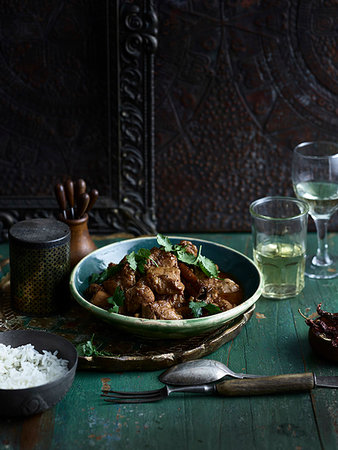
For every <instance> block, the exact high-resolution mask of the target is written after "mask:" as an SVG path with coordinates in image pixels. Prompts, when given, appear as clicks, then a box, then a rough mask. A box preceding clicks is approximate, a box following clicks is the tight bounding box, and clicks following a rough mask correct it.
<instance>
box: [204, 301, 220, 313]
mask: <svg viewBox="0 0 338 450" xmlns="http://www.w3.org/2000/svg"><path fill="white" fill-rule="evenodd" d="M205 309H206V310H207V311H208V313H210V314H218V313H220V312H222V310H221V308H220V307H219V306H217V305H214V304H213V303H208V304H207V305H205Z"/></svg>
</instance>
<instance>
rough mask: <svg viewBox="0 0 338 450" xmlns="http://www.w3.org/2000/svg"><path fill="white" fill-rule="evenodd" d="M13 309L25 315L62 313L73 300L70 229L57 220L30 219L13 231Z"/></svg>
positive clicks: (10, 241)
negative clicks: (70, 277)
mask: <svg viewBox="0 0 338 450" xmlns="http://www.w3.org/2000/svg"><path fill="white" fill-rule="evenodd" d="M9 251H10V285H11V301H12V307H13V308H14V309H15V310H16V311H18V312H21V313H23V314H27V315H32V316H46V315H51V314H55V313H59V312H62V311H63V310H64V309H66V308H67V303H68V302H69V301H70V300H69V291H68V279H69V274H70V229H69V227H68V225H67V224H65V223H63V222H60V221H57V220H55V219H30V220H24V221H22V222H18V223H16V224H14V225H13V226H12V227H11V228H10V230H9Z"/></svg>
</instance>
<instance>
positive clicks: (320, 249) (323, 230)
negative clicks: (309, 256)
mask: <svg viewBox="0 0 338 450" xmlns="http://www.w3.org/2000/svg"><path fill="white" fill-rule="evenodd" d="M314 222H315V224H316V228H317V240H318V245H317V254H316V256H315V257H314V259H313V264H315V265H316V266H328V265H330V264H332V259H331V258H330V255H329V246H328V243H327V225H328V220H327V219H314Z"/></svg>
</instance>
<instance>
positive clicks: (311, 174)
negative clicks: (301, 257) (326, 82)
mask: <svg viewBox="0 0 338 450" xmlns="http://www.w3.org/2000/svg"><path fill="white" fill-rule="evenodd" d="M292 183H293V189H294V191H295V194H296V196H297V197H298V198H300V199H302V200H304V201H305V202H306V203H307V204H308V205H309V213H310V215H311V216H312V218H313V220H314V222H315V225H316V229H317V240H318V245H317V253H316V255H315V256H307V259H306V265H305V274H306V275H307V276H308V277H310V278H322V279H323V278H325V279H328V278H335V277H336V276H338V260H337V258H335V257H334V256H332V255H330V254H329V248H328V241H327V227H328V222H329V220H330V218H331V217H332V215H333V214H334V213H335V211H336V210H337V209H338V144H335V143H333V142H326V141H318V142H304V143H301V144H299V145H297V147H296V148H295V149H294V152H293V160H292Z"/></svg>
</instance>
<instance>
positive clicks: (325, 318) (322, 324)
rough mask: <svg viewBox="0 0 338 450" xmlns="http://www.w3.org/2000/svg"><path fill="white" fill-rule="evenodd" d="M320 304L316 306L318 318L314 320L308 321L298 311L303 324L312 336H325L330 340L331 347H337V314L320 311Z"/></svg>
mask: <svg viewBox="0 0 338 450" xmlns="http://www.w3.org/2000/svg"><path fill="white" fill-rule="evenodd" d="M321 306H322V303H319V305H318V306H317V313H318V315H319V317H317V318H316V319H309V318H307V317H306V316H304V314H302V313H301V312H300V311H299V312H300V314H301V315H302V316H303V317H304V319H305V323H306V324H307V325H308V326H309V327H311V329H312V331H313V333H314V334H316V335H317V336H318V337H320V336H325V337H326V338H327V339H330V340H331V345H332V346H333V347H338V313H330V312H327V311H323V310H322V309H321Z"/></svg>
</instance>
